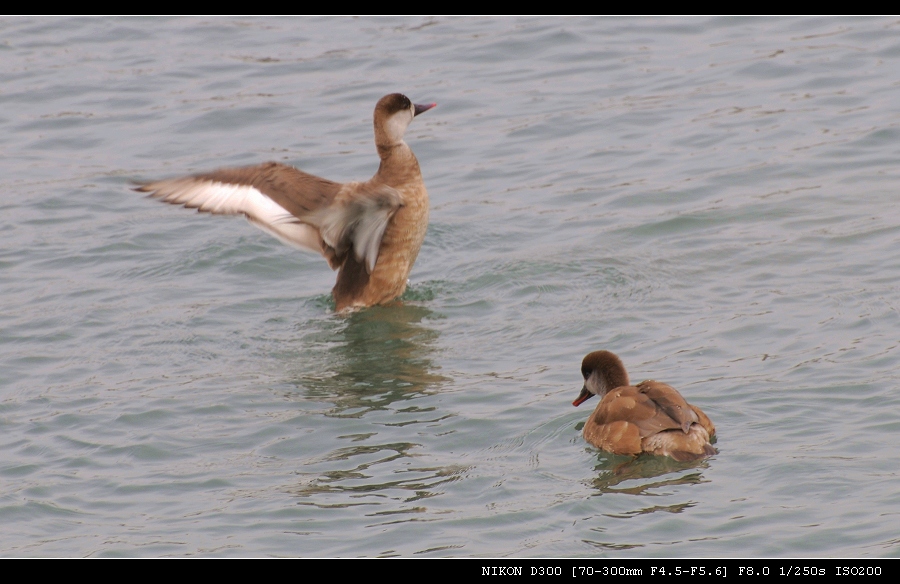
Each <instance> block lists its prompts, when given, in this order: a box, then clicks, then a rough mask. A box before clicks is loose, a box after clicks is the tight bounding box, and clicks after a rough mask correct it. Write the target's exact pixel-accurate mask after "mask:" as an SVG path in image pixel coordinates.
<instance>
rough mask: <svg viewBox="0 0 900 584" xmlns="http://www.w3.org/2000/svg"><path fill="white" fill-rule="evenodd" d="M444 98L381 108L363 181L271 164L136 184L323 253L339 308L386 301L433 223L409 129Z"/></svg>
mask: <svg viewBox="0 0 900 584" xmlns="http://www.w3.org/2000/svg"><path fill="white" fill-rule="evenodd" d="M435 105H436V104H433V103H432V104H428V105H417V104H413V103H412V102H411V101H410V100H409V98H407V97H406V96H405V95H401V94H399V93H392V94H390V95H386V96H384V97H382V98H381V99H380V100H379V101H378V103H377V104H376V106H375V116H374V124H375V146H376V147H377V149H378V156H379V158H380V159H381V164H380V165H379V167H378V172H376V173H375V176H373V177H372V178H371V179H369V180H368V181H365V182H350V183H338V182H333V181H330V180H326V179H324V178H319V177H317V176H314V175H311V174H307V173H305V172H302V171H300V170H297V169H296V168H294V167H292V166H287V165H284V164H280V163H278V162H267V163H264V164H260V165H257V166H247V167H242V168H222V169H219V170H215V171H213V172H209V173H204V174H197V175H193V176H187V177H181V178H174V179H168V180H161V181H155V182H150V183H146V184H143V185H141V186H139V187H138V188H136V189H135V190H137V191H141V192H145V193H149V194H150V196H151V197H153V198H156V199H159V200H161V201H164V202H166V203H171V204H173V205H183V206H184V207H187V208H191V209H197V210H198V211H201V212H207V213H212V214H226V215H244V216H246V217H247V219H248V220H249V221H250V222H251V223H253V224H254V225H256V226H257V227H259V228H260V229H262V230H263V231H266V232H268V233H269V234H271V235H274V236H275V237H277V238H278V239H280V240H281V241H283V242H285V243H287V244H289V245H292V246H294V247H299V248H302V249H306V250H311V251H314V252H318V253H321V254H322V255H323V256H324V257H325V259H326V260H327V261H328V264H329V265H330V266H331V268H332V269H334V270H338V276H337V282H336V283H335V285H334V288H333V289H332V294H333V296H334V302H335V305H336V308H337V310H338V311H343V310H348V309H353V308H361V307H366V306H373V305H375V304H385V303H387V302H390V301H391V300H393V299H395V298H397V297H398V296H400V295H401V294H403V292H404V291H405V290H406V283H407V279H408V278H409V272H410V270H411V269H412V266H413V264H414V263H415V261H416V256H418V254H419V249H420V248H421V247H422V241H423V240H424V239H425V230H426V229H427V227H428V191H427V190H426V189H425V183H424V182H423V181H422V173H421V171H420V169H419V162H418V160H416V157H415V155H414V154H413V152H412V150H410V148H409V146H407V144H406V142H404V141H403V135H404V133H405V132H406V127H407V126H408V125H409V123H410V122H411V121H412V119H413V118H414V117H415V116H417V115H419V114H420V113H422V112H424V111H427V110H429V109H431V108H432V107H434V106H435Z"/></svg>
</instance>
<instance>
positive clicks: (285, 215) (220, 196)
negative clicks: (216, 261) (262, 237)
mask: <svg viewBox="0 0 900 584" xmlns="http://www.w3.org/2000/svg"><path fill="white" fill-rule="evenodd" d="M143 190H145V191H147V192H150V196H151V197H153V198H156V199H160V200H161V201H165V202H166V203H172V204H173V205H184V206H185V207H187V208H189V209H197V210H198V211H201V212H205V213H213V214H217V215H245V216H246V217H247V220H248V221H250V223H252V224H253V225H255V226H256V227H258V228H260V229H262V230H263V231H265V232H266V233H268V234H269V235H272V236H274V237H277V238H278V239H279V240H281V241H282V242H283V243H286V244H287V245H290V246H292V247H297V248H300V249H304V250H307V251H313V252H316V253H322V246H321V245H320V243H319V234H318V231H317V230H316V228H315V227H312V226H310V225H306V224H305V223H301V222H300V220H299V219H298V218H297V217H295V216H294V215H292V214H291V213H290V212H289V211H288V210H287V209H285V208H284V207H282V206H281V205H279V204H278V203H276V202H275V201H273V200H272V199H270V198H269V197H267V196H266V195H264V194H263V193H262V192H260V191H259V190H258V189H256V188H255V187H252V186H248V185H235V184H227V183H221V182H212V181H207V180H197V179H194V178H187V179H175V180H170V181H159V182H156V183H151V184H148V185H145V186H144V187H143ZM382 231H383V230H382Z"/></svg>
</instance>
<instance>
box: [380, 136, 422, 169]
mask: <svg viewBox="0 0 900 584" xmlns="http://www.w3.org/2000/svg"><path fill="white" fill-rule="evenodd" d="M376 146H377V147H378V157H379V158H381V164H380V165H379V167H378V174H379V175H381V176H391V177H395V176H396V177H397V178H406V177H410V176H421V171H420V170H419V161H418V160H416V155H415V154H413V151H412V149H410V147H409V146H407V145H406V142H404V141H403V140H400V141H399V142H394V143H393V144H388V143H381V144H376Z"/></svg>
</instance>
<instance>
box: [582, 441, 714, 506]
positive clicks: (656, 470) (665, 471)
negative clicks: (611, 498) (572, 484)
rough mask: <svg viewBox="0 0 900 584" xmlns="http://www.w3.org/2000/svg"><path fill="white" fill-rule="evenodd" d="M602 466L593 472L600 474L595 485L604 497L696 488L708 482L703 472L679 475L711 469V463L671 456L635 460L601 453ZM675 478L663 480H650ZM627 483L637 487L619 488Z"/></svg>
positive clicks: (707, 460) (651, 494) (645, 456)
mask: <svg viewBox="0 0 900 584" xmlns="http://www.w3.org/2000/svg"><path fill="white" fill-rule="evenodd" d="M600 461H601V462H600V464H598V465H597V466H596V467H594V470H597V471H600V475H599V476H598V477H597V478H595V479H594V480H593V481H592V485H593V487H594V488H595V489H597V490H598V491H599V494H601V495H602V494H605V493H625V494H629V495H649V496H656V495H660V494H662V493H659V492H658V491H659V490H660V489H662V488H664V487H669V486H677V485H696V484H700V483H703V482H706V481H705V480H704V479H703V476H702V474H701V473H700V472H690V473H687V474H680V473H682V472H683V471H688V470H694V469H700V468H709V459H702V460H695V461H688V462H678V461H677V460H675V459H673V458H669V457H668V456H648V455H642V456H638V457H636V458H632V457H630V456H618V455H615V454H609V453H606V452H604V453H602V454H601V455H600ZM664 475H674V476H671V477H669V478H665V479H661V480H648V479H656V478H658V477H663V476H664ZM625 481H634V482H636V483H637V484H634V485H631V486H627V487H618V485H621V484H622V483H624V482H625Z"/></svg>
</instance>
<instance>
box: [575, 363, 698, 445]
mask: <svg viewBox="0 0 900 584" xmlns="http://www.w3.org/2000/svg"><path fill="white" fill-rule="evenodd" d="M581 374H582V375H583V376H584V387H582V389H581V393H580V394H579V395H578V397H577V398H576V399H575V401H574V402H572V405H574V406H578V405H581V404H582V403H583V402H584V401H586V400H588V399H590V398H592V397H593V396H595V395H596V396H598V397H600V398H601V399H600V403H599V404H597V408H596V409H595V410H594V412H593V413H592V414H591V415H590V417H589V418H588V420H587V422H586V423H585V425H584V439H585V440H587V441H588V442H590V443H591V444H593V445H594V446H596V447H598V448H600V449H602V450H606V451H608V452H612V453H613V454H631V455H637V454H640V453H642V452H647V453H649V454H659V455H662V456H671V457H672V458H674V459H675V460H680V461H686V460H697V459H700V458H704V457H706V456H710V455H712V454H715V453H716V449H715V448H713V446H712V444H710V438H711V437H712V436H715V434H716V427H715V426H713V423H712V422H711V421H710V420H709V418H708V417H707V416H706V414H704V413H703V411H702V410H701V409H700V408H698V407H697V406H692V405H690V404H689V403H687V402H686V401H685V400H684V398H683V397H682V396H681V394H680V393H678V391H677V390H676V389H675V388H673V387H672V386H670V385H666V384H665V383H660V382H659V381H653V380H648V381H642V382H641V383H639V384H637V385H636V386H633V385H630V384H629V382H628V373H627V372H626V371H625V366H624V365H623V364H622V361H621V360H620V359H619V358H618V357H617V356H616V355H614V354H613V353H610V352H609V351H594V352H593V353H589V354H588V355H587V356H586V357H585V358H584V360H583V361H582V362H581Z"/></svg>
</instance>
